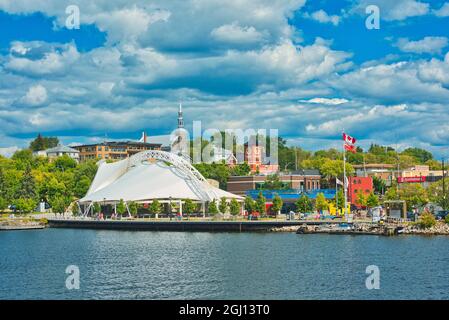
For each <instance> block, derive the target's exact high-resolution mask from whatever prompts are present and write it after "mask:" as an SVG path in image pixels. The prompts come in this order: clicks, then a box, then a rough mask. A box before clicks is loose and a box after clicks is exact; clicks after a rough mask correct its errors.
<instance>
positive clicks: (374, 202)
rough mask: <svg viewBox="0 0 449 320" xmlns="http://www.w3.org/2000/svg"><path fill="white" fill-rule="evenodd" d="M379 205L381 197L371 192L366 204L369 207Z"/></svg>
mask: <svg viewBox="0 0 449 320" xmlns="http://www.w3.org/2000/svg"><path fill="white" fill-rule="evenodd" d="M378 205H379V198H378V197H377V196H376V195H375V194H374V193H373V192H371V193H370V194H369V195H368V198H367V199H366V206H367V207H368V208H373V207H377V206H378Z"/></svg>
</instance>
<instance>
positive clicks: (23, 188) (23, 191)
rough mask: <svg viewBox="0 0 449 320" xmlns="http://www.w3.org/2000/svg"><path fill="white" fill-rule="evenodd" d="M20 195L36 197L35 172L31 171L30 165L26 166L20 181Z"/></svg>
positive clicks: (22, 196)
mask: <svg viewBox="0 0 449 320" xmlns="http://www.w3.org/2000/svg"><path fill="white" fill-rule="evenodd" d="M19 197H21V198H31V199H34V198H36V183H35V181H34V177H33V174H32V173H31V166H30V165H28V166H27V167H26V168H25V172H24V173H23V176H22V179H21V182H20V190H19Z"/></svg>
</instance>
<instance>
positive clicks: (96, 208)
mask: <svg viewBox="0 0 449 320" xmlns="http://www.w3.org/2000/svg"><path fill="white" fill-rule="evenodd" d="M92 211H93V213H94V214H99V213H101V205H100V204H99V203H98V202H94V204H93V205H92Z"/></svg>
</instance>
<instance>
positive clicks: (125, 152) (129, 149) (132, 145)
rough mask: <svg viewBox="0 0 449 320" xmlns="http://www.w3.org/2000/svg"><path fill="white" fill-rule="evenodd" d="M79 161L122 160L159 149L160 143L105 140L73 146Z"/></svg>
mask: <svg viewBox="0 0 449 320" xmlns="http://www.w3.org/2000/svg"><path fill="white" fill-rule="evenodd" d="M72 148H75V149H77V150H78V151H79V158H80V161H85V160H89V159H98V160H99V159H105V160H122V159H125V158H127V157H129V156H132V155H133V154H136V153H138V152H141V151H146V150H160V149H161V144H155V143H147V142H136V141H105V142H102V143H97V144H88V145H80V146H74V147H72Z"/></svg>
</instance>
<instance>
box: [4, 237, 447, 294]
mask: <svg viewBox="0 0 449 320" xmlns="http://www.w3.org/2000/svg"><path fill="white" fill-rule="evenodd" d="M69 265H76V266H78V267H79V270H80V288H79V290H76V289H75V290H68V289H67V288H66V285H65V282H66V277H67V276H68V275H67V274H66V273H65V270H66V267H67V266H69ZM368 265H376V266H378V267H379V270H380V289H379V290H376V289H373V290H368V289H367V288H366V286H365V280H366V278H367V277H368V275H367V274H366V273H365V271H366V267H367V266H368ZM0 299H449V237H443V236H441V237H422V236H399V237H390V238H388V237H378V236H342V235H296V234H294V233H194V232H191V233H189V232H143V231H141V232H125V231H96V230H77V229H46V230H36V231H13V232H9V231H8V232H0Z"/></svg>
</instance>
